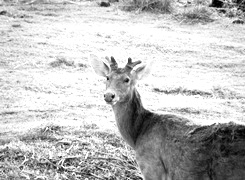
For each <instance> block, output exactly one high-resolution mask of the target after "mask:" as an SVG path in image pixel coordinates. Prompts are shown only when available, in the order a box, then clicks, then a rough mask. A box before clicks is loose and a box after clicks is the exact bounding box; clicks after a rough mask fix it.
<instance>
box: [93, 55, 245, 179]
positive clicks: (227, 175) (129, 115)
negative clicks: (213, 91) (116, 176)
mask: <svg viewBox="0 0 245 180" xmlns="http://www.w3.org/2000/svg"><path fill="white" fill-rule="evenodd" d="M90 59H91V64H92V67H93V68H94V70H95V72H96V73H97V74H98V75H100V76H103V77H106V78H107V83H106V88H107V89H106V92H105V94H106V95H107V96H105V100H106V101H107V103H108V104H110V105H111V106H112V109H113V111H114V114H115V119H116V123H117V126H118V129H119V132H120V133H121V135H122V137H123V139H124V140H125V141H126V142H127V143H128V144H129V145H130V146H131V147H132V148H133V149H134V150H135V153H136V160H137V163H138V165H139V167H140V169H141V172H142V174H143V176H144V180H244V179H245V127H244V126H242V125H237V124H234V123H228V124H214V125H211V126H198V125H195V124H192V122H191V121H189V120H188V119H185V118H183V117H178V116H176V115H171V114H164V115H160V114H155V113H153V112H151V111H149V110H146V109H145V108H144V107H143V105H142V102H141V98H140V95H139V93H138V91H137V89H136V88H135V84H136V81H137V80H141V79H143V78H144V77H145V76H147V75H148V74H149V72H150V66H140V67H138V68H136V69H134V67H131V68H128V67H130V65H132V66H134V65H135V64H133V63H132V61H131V58H130V59H129V60H128V64H127V65H126V66H125V68H113V70H111V68H110V67H109V66H108V65H107V63H105V62H103V61H101V60H99V58H98V57H97V56H94V55H91V57H90ZM111 59H112V61H110V59H109V58H107V60H108V61H109V64H110V66H111V67H117V64H115V63H116V61H114V60H115V59H114V58H113V57H112V58H111ZM129 63H131V64H129ZM137 64H139V62H137V63H136V65H137ZM128 65H129V66H128ZM127 79H129V80H130V81H129V82H128V81H127ZM108 96H109V97H110V98H108Z"/></svg>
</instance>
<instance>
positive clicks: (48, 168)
mask: <svg viewBox="0 0 245 180" xmlns="http://www.w3.org/2000/svg"><path fill="white" fill-rule="evenodd" d="M98 129H99V128H98V126H97V125H95V124H90V125H84V126H82V127H79V128H78V129H76V130H74V129H73V130H71V129H69V127H61V126H58V125H54V124H50V125H46V126H45V127H40V128H36V129H33V130H32V131H31V132H29V133H26V134H23V135H19V136H18V137H15V138H14V139H13V137H12V140H11V141H6V140H1V141H0V144H1V146H0V179H6V180H8V179H16V180H21V179H39V180H47V179H50V180H51V179H52V180H53V179H62V180H66V179H67V180H76V179H118V180H119V179H125V180H126V179H136V180H137V179H138V180H140V179H141V177H140V175H139V172H138V169H137V164H136V162H135V159H134V155H133V152H132V151H131V149H129V148H128V147H127V146H126V145H125V144H124V142H123V141H122V139H121V138H120V137H118V136H117V135H115V134H113V133H109V132H101V131H99V130H98Z"/></svg>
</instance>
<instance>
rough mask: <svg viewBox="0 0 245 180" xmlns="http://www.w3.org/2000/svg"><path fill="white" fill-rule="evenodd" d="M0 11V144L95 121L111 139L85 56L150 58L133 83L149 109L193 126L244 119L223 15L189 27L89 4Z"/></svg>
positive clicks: (107, 111) (244, 29)
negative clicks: (146, 73)
mask: <svg viewBox="0 0 245 180" xmlns="http://www.w3.org/2000/svg"><path fill="white" fill-rule="evenodd" d="M0 11H2V12H4V13H3V14H2V15H0V22H1V23H0V87H1V88H0V101H1V103H0V145H2V147H1V146H0V147H1V148H6V147H7V146H9V147H10V145H9V144H11V143H16V141H17V142H19V140H20V139H19V137H22V138H23V137H25V135H26V134H27V133H29V132H32V131H33V130H34V131H35V130H36V129H43V128H44V129H45V128H46V129H47V127H65V128H66V130H67V129H69V131H71V132H76V133H78V132H79V130H81V129H83V130H84V129H85V130H86V129H87V127H94V126H96V128H95V129H96V132H97V131H99V132H110V133H111V134H116V136H118V138H120V137H119V136H120V135H119V134H118V131H117V128H116V125H115V121H114V114H113V112H112V110H111V107H109V106H108V105H106V104H105V102H104V101H103V91H104V89H105V87H104V83H103V81H104V79H103V78H100V77H97V76H96V75H95V74H94V73H93V70H92V69H91V67H90V63H89V55H90V54H95V55H97V56H99V57H101V58H104V57H105V56H114V57H115V59H116V60H117V61H118V62H119V64H121V65H124V64H125V63H126V60H127V58H128V57H131V58H132V59H133V60H142V61H143V62H144V63H148V62H149V61H152V60H154V66H153V69H152V73H151V74H152V75H151V76H150V77H149V78H148V79H147V80H145V81H143V82H140V83H139V85H138V90H139V92H140V94H141V96H142V99H143V104H144V106H145V107H146V108H148V109H150V110H152V111H156V112H159V113H174V114H178V115H181V116H184V117H187V118H189V119H191V120H193V121H194V122H195V123H198V124H212V123H215V122H220V123H223V122H229V121H235V122H237V123H245V118H244V113H245V81H244V79H245V36H244V34H245V26H244V25H239V24H232V23H231V22H232V19H228V18H224V17H223V18H221V17H217V18H216V20H215V21H214V22H209V23H204V24H203V23H195V24H193V23H186V22H183V21H179V20H178V19H177V18H175V17H174V16H171V15H166V14H152V13H145V12H141V13H138V12H126V11H121V10H120V7H119V6H118V5H117V4H114V5H113V6H111V7H108V8H103V7H99V6H98V4H97V3H96V2H91V1H87V2H75V4H74V3H71V2H69V1H67V2H66V3H59V2H56V3H48V4H45V3H35V2H34V3H33V4H23V3H21V4H20V5H14V6H9V5H8V6H6V5H4V4H3V3H2V5H1V6H0ZM81 127H82V128H81ZM88 129H89V130H91V128H88ZM92 130H93V128H92ZM77 131H78V132H77ZM45 132H46V131H45ZM82 132H83V131H81V133H82ZM89 132H90V131H89ZM91 138H93V137H91ZM102 143H103V142H102ZM122 143H123V142H122ZM17 144H18V143H17ZM12 145H13V144H12ZM123 148H127V145H125V146H123ZM127 152H131V150H130V149H129V150H127ZM0 160H1V154H0ZM0 165H1V164H0ZM34 174H35V173H34ZM0 175H1V173H0ZM46 176H47V175H46ZM0 177H1V176H0ZM47 177H49V176H47Z"/></svg>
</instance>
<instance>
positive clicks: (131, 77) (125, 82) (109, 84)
mask: <svg viewBox="0 0 245 180" xmlns="http://www.w3.org/2000/svg"><path fill="white" fill-rule="evenodd" d="M105 59H106V60H107V62H108V63H109V66H108V65H107V63H105V62H103V61H102V60H100V59H99V58H98V57H97V56H95V55H90V60H91V65H92V67H93V69H94V71H95V73H96V74H98V75H100V76H103V77H105V78H106V91H105V93H104V99H105V101H106V102H107V103H108V104H111V105H115V104H116V103H118V102H121V103H122V102H127V101H129V100H130V99H131V97H132V92H133V90H134V88H135V84H136V82H137V80H141V79H143V78H144V77H146V76H147V75H148V74H149V73H150V68H151V65H152V63H150V64H149V65H140V66H137V65H139V64H141V61H135V62H132V59H131V58H128V62H127V64H126V66H125V67H123V68H118V65H117V62H116V60H115V59H114V57H111V58H108V57H106V58H105Z"/></svg>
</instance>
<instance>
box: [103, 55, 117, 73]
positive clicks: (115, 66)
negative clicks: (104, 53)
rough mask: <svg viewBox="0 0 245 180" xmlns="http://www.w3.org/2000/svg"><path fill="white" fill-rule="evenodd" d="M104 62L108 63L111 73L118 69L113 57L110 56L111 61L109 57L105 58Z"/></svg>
mask: <svg viewBox="0 0 245 180" xmlns="http://www.w3.org/2000/svg"><path fill="white" fill-rule="evenodd" d="M105 58H106V60H107V61H108V62H109V64H110V67H111V71H115V70H117V68H118V65H117V62H116V60H115V58H114V57H113V56H111V59H110V58H109V57H105Z"/></svg>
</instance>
